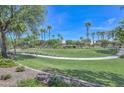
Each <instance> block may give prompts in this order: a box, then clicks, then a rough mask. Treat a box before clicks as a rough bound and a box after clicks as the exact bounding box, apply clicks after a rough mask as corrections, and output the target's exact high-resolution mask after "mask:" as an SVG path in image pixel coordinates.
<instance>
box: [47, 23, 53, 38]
mask: <svg viewBox="0 0 124 93" xmlns="http://www.w3.org/2000/svg"><path fill="white" fill-rule="evenodd" d="M47 29H48V32H49V40H50V32H51V29H52V26H50V25H49V26H47Z"/></svg>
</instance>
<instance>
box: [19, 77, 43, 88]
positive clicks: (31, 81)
mask: <svg viewBox="0 0 124 93" xmlns="http://www.w3.org/2000/svg"><path fill="white" fill-rule="evenodd" d="M17 86H18V87H41V86H42V84H41V83H40V81H38V80H36V79H27V80H21V81H17Z"/></svg>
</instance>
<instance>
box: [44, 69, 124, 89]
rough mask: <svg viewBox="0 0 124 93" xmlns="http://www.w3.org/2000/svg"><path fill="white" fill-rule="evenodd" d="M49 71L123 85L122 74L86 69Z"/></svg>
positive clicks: (98, 82) (123, 78)
mask: <svg viewBox="0 0 124 93" xmlns="http://www.w3.org/2000/svg"><path fill="white" fill-rule="evenodd" d="M45 71H47V72H50V73H57V74H62V75H65V76H73V77H75V78H79V79H82V80H85V81H89V82H91V83H96V84H101V85H105V86H116V87H123V86H124V76H122V75H119V74H115V73H110V72H93V71H87V70H58V69H47V70H45Z"/></svg>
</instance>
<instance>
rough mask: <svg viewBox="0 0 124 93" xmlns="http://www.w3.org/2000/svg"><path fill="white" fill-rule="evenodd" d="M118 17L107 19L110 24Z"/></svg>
mask: <svg viewBox="0 0 124 93" xmlns="http://www.w3.org/2000/svg"><path fill="white" fill-rule="evenodd" d="M115 20H116V19H115V18H110V19H108V20H107V23H108V24H112V23H113V22H114V21H115Z"/></svg>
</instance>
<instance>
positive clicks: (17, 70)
mask: <svg viewBox="0 0 124 93" xmlns="http://www.w3.org/2000/svg"><path fill="white" fill-rule="evenodd" d="M23 71H25V67H23V66H21V67H17V68H16V72H23Z"/></svg>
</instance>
